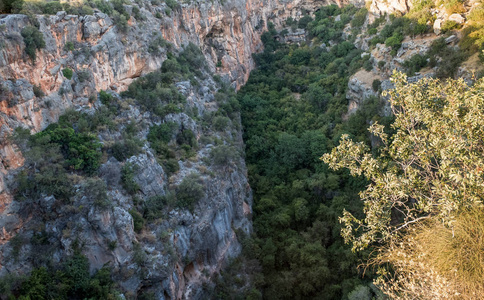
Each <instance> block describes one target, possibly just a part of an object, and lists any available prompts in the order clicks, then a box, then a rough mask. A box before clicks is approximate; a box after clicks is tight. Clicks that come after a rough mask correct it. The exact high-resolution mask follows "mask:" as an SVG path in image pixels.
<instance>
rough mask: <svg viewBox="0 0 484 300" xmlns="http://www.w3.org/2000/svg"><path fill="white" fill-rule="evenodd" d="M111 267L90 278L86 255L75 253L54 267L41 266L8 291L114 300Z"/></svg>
mask: <svg viewBox="0 0 484 300" xmlns="http://www.w3.org/2000/svg"><path fill="white" fill-rule="evenodd" d="M110 274H111V269H110V268H109V267H108V266H104V267H102V268H101V269H99V270H98V271H97V272H96V273H95V274H94V275H93V276H92V277H91V276H90V275H89V262H88V260H87V258H86V257H85V256H84V255H82V254H80V253H77V252H76V253H75V254H74V255H73V256H71V257H69V258H68V259H67V260H66V261H65V262H64V263H63V264H62V265H61V266H58V267H56V268H49V269H47V268H46V267H40V268H36V269H34V270H33V271H32V272H31V274H30V275H29V276H28V277H27V278H25V279H23V278H21V279H20V280H18V281H20V282H17V283H16V286H15V287H14V288H13V289H12V290H10V291H8V292H7V293H6V295H9V294H10V295H16V296H17V297H18V299H110V300H111V299H112V300H114V299H116V296H117V292H116V290H115V289H114V282H113V281H112V279H111V275H110Z"/></svg>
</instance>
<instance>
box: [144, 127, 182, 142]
mask: <svg viewBox="0 0 484 300" xmlns="http://www.w3.org/2000/svg"><path fill="white" fill-rule="evenodd" d="M177 128H178V124H177V123H175V122H166V123H163V124H160V125H155V126H152V127H151V128H150V132H149V133H148V136H147V139H148V141H149V142H151V143H155V142H156V141H161V142H163V143H165V144H168V143H169V142H170V141H171V139H172V138H173V137H174V134H175V130H176V129H177Z"/></svg>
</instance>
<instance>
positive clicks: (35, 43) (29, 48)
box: [20, 26, 45, 62]
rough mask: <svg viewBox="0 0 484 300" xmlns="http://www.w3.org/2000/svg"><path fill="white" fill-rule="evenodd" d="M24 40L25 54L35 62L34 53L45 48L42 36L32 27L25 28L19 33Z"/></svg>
mask: <svg viewBox="0 0 484 300" xmlns="http://www.w3.org/2000/svg"><path fill="white" fill-rule="evenodd" d="M20 34H21V35H22V37H23V38H24V43H25V53H27V55H28V56H29V57H30V59H32V61H33V62H35V59H36V53H35V52H36V51H37V50H40V49H42V48H45V41H44V36H43V35H42V33H41V32H40V31H39V29H37V27H34V26H27V27H25V28H24V29H22V31H21V32H20Z"/></svg>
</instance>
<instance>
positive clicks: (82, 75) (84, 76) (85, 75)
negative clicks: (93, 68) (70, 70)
mask: <svg viewBox="0 0 484 300" xmlns="http://www.w3.org/2000/svg"><path fill="white" fill-rule="evenodd" d="M90 77H91V73H90V72H89V71H88V70H80V71H78V72H77V78H78V79H79V82H81V83H82V82H84V81H86V80H88V79H89V78H90Z"/></svg>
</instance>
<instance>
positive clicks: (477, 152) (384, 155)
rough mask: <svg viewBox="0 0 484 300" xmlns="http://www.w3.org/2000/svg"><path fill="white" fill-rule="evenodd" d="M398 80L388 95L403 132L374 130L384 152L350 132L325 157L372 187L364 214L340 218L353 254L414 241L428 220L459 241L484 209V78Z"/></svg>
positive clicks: (366, 195) (364, 194)
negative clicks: (459, 230)
mask: <svg viewBox="0 0 484 300" xmlns="http://www.w3.org/2000/svg"><path fill="white" fill-rule="evenodd" d="M393 81H394V82H395V89H393V90H391V91H390V92H388V95H389V96H390V101H391V105H392V108H393V112H394V114H395V122H394V123H393V125H392V127H393V128H394V129H395V130H396V132H395V134H393V135H392V136H389V135H388V134H386V133H385V132H384V127H383V126H381V125H379V124H377V123H375V124H373V125H372V126H371V128H370V131H371V133H372V134H373V135H374V136H376V137H378V138H380V140H381V143H382V145H383V146H382V147H381V148H380V149H379V150H378V154H377V155H375V156H374V155H372V154H371V152H370V149H369V147H368V146H367V145H365V144H364V143H361V142H360V143H356V142H353V141H352V140H351V139H350V138H349V136H348V135H343V136H342V138H341V141H340V144H339V146H338V147H336V148H334V149H333V150H332V152H331V153H330V154H325V155H323V157H322V159H323V160H324V161H325V162H326V163H328V164H329V166H330V167H331V168H332V169H340V168H347V169H349V170H350V172H351V174H352V175H354V176H364V177H366V178H367V180H368V181H369V182H370V184H369V185H368V187H367V188H366V190H364V191H363V192H361V193H360V196H361V199H362V200H363V201H364V203H365V206H364V207H365V208H364V214H365V217H363V218H361V217H355V216H354V215H353V214H351V213H350V212H348V211H345V212H344V214H343V217H341V218H340V221H341V222H342V223H343V228H342V235H343V237H344V238H345V240H346V242H351V243H352V244H353V250H361V249H364V248H367V247H368V246H370V245H372V244H374V243H379V244H380V245H390V246H389V247H393V245H398V244H402V245H404V244H406V243H410V242H409V241H411V240H414V239H415V234H412V230H414V229H415V228H418V226H423V224H427V223H428V222H430V223H432V222H436V223H437V224H441V225H442V226H444V227H445V228H448V229H449V232H451V236H452V235H453V233H452V232H454V229H453V228H454V227H453V226H454V223H455V222H456V220H459V218H458V216H459V214H461V213H462V212H466V211H468V210H469V209H470V210H472V209H475V208H476V207H481V206H482V201H483V200H484V199H483V198H484V196H483V194H482V186H484V176H483V170H484V157H483V155H482V153H483V152H484V130H483V128H484V118H483V116H482V114H483V110H482V107H483V103H484V92H483V91H484V80H483V79H480V80H478V81H477V82H475V83H474V85H472V86H469V85H468V84H467V83H466V82H465V81H464V80H462V79H459V80H448V81H446V82H443V81H440V80H437V79H422V80H421V81H419V82H417V83H415V84H408V83H407V81H406V76H405V75H403V74H401V73H395V74H394V77H393ZM476 221H477V220H476ZM479 226H480V225H479ZM481 228H482V226H480V227H476V228H475V230H481ZM475 230H474V231H475ZM480 232H481V234H484V230H482V231H480ZM402 236H403V237H402ZM400 238H401V239H403V240H404V241H405V242H404V243H399V242H398V241H401V240H400ZM432 239H435V237H432V238H429V237H427V239H426V240H427V241H429V240H432ZM415 247H418V243H416V245H415ZM393 249H396V248H393ZM414 250H415V249H413V250H412V251H414ZM419 251H420V250H419ZM442 251H447V250H445V249H442ZM437 252H438V251H437ZM390 253H391V252H390ZM394 253H398V252H394ZM440 254H442V253H440ZM407 263H408V261H407ZM407 265H408V264H407ZM397 267H401V268H402V269H403V270H405V268H406V267H405V265H400V266H397ZM479 268H482V266H479ZM481 270H483V272H484V269H481ZM407 271H408V269H407ZM407 273H412V272H407ZM424 273H425V272H424ZM426 273H430V272H426ZM422 274H423V273H422ZM422 276H423V275H422ZM407 278H408V277H407ZM420 278H421V277H420ZM397 294H398V293H397ZM416 298H426V297H421V296H417V297H416Z"/></svg>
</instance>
